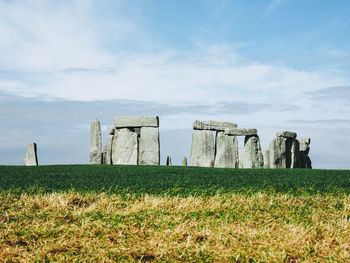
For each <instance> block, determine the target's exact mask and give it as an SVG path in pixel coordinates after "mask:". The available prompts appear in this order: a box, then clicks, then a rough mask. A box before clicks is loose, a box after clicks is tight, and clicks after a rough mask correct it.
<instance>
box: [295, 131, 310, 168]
mask: <svg viewBox="0 0 350 263" xmlns="http://www.w3.org/2000/svg"><path fill="white" fill-rule="evenodd" d="M298 141H299V144H300V146H299V153H300V168H308V169H312V165H311V159H310V157H309V152H310V143H311V139H310V138H300V139H298Z"/></svg>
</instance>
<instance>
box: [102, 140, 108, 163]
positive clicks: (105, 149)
mask: <svg viewBox="0 0 350 263" xmlns="http://www.w3.org/2000/svg"><path fill="white" fill-rule="evenodd" d="M106 157H107V144H105V146H103V151H102V164H106V162H107V159H106Z"/></svg>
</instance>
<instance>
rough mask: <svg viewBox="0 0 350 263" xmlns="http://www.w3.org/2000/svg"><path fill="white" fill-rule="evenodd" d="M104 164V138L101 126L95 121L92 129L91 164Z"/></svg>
mask: <svg viewBox="0 0 350 263" xmlns="http://www.w3.org/2000/svg"><path fill="white" fill-rule="evenodd" d="M101 163H102V137H101V124H100V122H99V120H97V119H95V120H93V122H92V123H91V129H90V164H101Z"/></svg>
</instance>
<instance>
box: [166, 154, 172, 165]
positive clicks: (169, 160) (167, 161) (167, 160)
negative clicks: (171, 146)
mask: <svg viewBox="0 0 350 263" xmlns="http://www.w3.org/2000/svg"><path fill="white" fill-rule="evenodd" d="M166 165H167V166H171V165H173V163H172V162H171V157H170V156H169V155H168V156H167V158H166Z"/></svg>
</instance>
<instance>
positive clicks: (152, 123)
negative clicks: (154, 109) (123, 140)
mask: <svg viewBox="0 0 350 263" xmlns="http://www.w3.org/2000/svg"><path fill="white" fill-rule="evenodd" d="M114 127H115V128H118V129H120V128H136V127H159V118H158V116H116V117H114Z"/></svg>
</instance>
